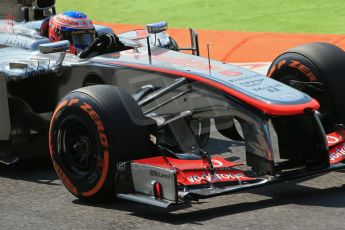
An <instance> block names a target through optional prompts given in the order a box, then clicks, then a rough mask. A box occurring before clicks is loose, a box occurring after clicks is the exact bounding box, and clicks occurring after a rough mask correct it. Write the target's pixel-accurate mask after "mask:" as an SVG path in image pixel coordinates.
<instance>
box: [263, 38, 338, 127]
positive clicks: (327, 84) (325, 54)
mask: <svg viewBox="0 0 345 230" xmlns="http://www.w3.org/2000/svg"><path fill="white" fill-rule="evenodd" d="M267 75H268V76H269V77H271V78H273V79H276V80H278V81H281V82H283V83H285V84H287V85H290V86H292V87H294V88H297V89H298V90H300V91H303V92H305V93H306V94H308V95H309V96H311V97H313V98H315V99H316V100H317V101H318V102H319V103H320V109H319V110H318V112H319V117H320V120H321V122H322V124H323V127H324V128H325V130H326V132H330V131H331V130H332V129H333V125H334V124H336V123H340V124H344V123H345V104H344V102H343V98H345V91H344V86H345V77H344V76H345V52H344V51H343V50H341V49H340V48H339V47H337V46H335V45H332V44H328V43H321V42H320V43H310V44H305V45H302V46H298V47H295V48H292V49H290V50H288V51H286V52H284V53H282V54H281V55H279V56H278V57H277V58H276V59H275V60H274V61H273V62H272V64H271V66H270V68H269V70H268V74H267Z"/></svg>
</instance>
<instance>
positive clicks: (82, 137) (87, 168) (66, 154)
mask: <svg viewBox="0 0 345 230" xmlns="http://www.w3.org/2000/svg"><path fill="white" fill-rule="evenodd" d="M95 143H96V141H95V138H94V135H92V132H91V130H90V128H89V127H88V126H87V125H86V124H85V123H84V122H83V121H82V120H80V119H79V118H77V117H73V118H68V119H66V120H65V121H63V122H62V124H61V128H60V129H59V133H58V146H60V148H59V150H60V151H59V154H60V156H61V158H62V161H63V163H64V165H65V166H66V167H67V168H68V170H69V171H70V172H71V173H72V174H73V175H74V176H77V177H82V176H86V175H88V174H90V173H91V172H92V171H93V169H94V167H95V162H96V155H95V152H96V148H95V146H96V145H95Z"/></svg>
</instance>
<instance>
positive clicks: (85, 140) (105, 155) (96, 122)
mask: <svg viewBox="0 0 345 230" xmlns="http://www.w3.org/2000/svg"><path fill="white" fill-rule="evenodd" d="M49 139H50V141H49V142H50V153H51V158H52V161H53V165H54V168H55V170H56V172H57V174H58V176H59V178H60V179H61V181H62V183H63V184H64V185H65V186H66V188H67V189H68V190H69V191H70V192H71V193H72V194H73V195H75V196H77V197H78V198H81V199H85V200H95V201H100V200H105V199H109V198H112V197H115V189H116V188H115V175H116V173H117V165H118V164H120V163H122V162H126V161H130V160H133V159H138V158H142V157H147V156H149V155H150V152H151V144H150V141H149V130H148V126H147V120H146V119H145V117H144V115H143V114H142V112H141V110H140V108H139V107H138V105H137V104H136V102H135V101H134V99H133V98H132V97H131V96H130V95H129V94H127V93H126V92H124V91H122V90H120V89H119V88H116V87H114V86H109V85H96V86H90V87H86V88H82V89H78V90H75V91H73V92H71V93H69V94H68V95H67V96H66V97H64V98H63V99H62V100H61V102H60V104H59V105H58V107H57V108H56V110H55V112H54V115H53V118H52V122H51V126H50V132H49Z"/></svg>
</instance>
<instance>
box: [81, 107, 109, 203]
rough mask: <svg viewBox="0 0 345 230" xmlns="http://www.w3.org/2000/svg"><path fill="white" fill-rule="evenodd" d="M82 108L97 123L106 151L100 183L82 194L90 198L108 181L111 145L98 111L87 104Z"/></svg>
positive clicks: (101, 164)
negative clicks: (109, 149)
mask: <svg viewBox="0 0 345 230" xmlns="http://www.w3.org/2000/svg"><path fill="white" fill-rule="evenodd" d="M80 108H81V109H82V110H84V111H85V112H86V113H87V114H88V115H89V116H90V117H91V119H92V120H93V122H94V123H95V125H96V127H97V130H98V135H99V138H100V140H101V144H102V146H103V149H104V152H103V162H100V164H99V166H103V169H102V174H101V177H100V179H99V181H98V182H97V184H96V185H95V187H93V188H92V189H91V190H89V191H87V192H83V193H81V194H82V195H83V196H85V197H89V196H92V195H94V194H96V193H97V192H98V191H99V190H101V188H102V186H103V184H104V182H105V180H106V179H107V174H108V170H109V151H108V148H109V145H108V139H107V136H106V134H105V130H104V125H103V123H102V121H101V119H100V117H99V115H98V114H97V113H96V111H95V110H94V109H93V108H92V107H91V106H90V105H89V104H87V103H85V102H84V103H83V104H82V105H80Z"/></svg>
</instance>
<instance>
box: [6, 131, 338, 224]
mask: <svg viewBox="0 0 345 230" xmlns="http://www.w3.org/2000/svg"><path fill="white" fill-rule="evenodd" d="M274 141H275V142H276V140H274ZM210 143H211V144H210V145H209V146H212V147H209V148H210V149H209V150H210V152H213V153H217V154H222V155H223V156H224V157H226V158H230V159H231V160H238V157H240V158H242V157H243V149H244V148H243V146H242V145H241V144H238V143H232V142H229V141H225V139H224V138H223V137H221V136H220V134H219V133H217V132H213V133H212V138H211V139H210ZM344 184H345V172H333V173H330V174H327V175H323V176H321V177H317V178H314V179H312V180H309V181H304V182H303V181H291V182H284V183H281V184H275V185H272V186H270V187H263V188H259V189H254V190H250V191H248V192H245V193H237V194H231V195H225V196H220V197H215V198H212V199H206V200H201V201H200V203H195V204H193V206H192V207H190V208H187V209H184V210H180V211H175V212H172V213H167V212H165V211H163V210H160V209H156V208H152V207H149V206H145V205H138V204H135V203H132V202H129V201H121V200H117V201H114V202H110V203H106V204H89V203H84V202H81V201H80V200H78V199H76V198H75V197H74V196H73V195H71V194H70V193H69V192H68V191H67V190H66V189H65V188H64V186H63V185H62V184H61V182H60V181H59V180H58V179H57V176H56V174H55V172H54V170H53V168H52V165H51V163H50V160H49V158H46V159H42V160H39V161H32V160H31V161H25V162H22V163H20V164H19V165H15V166H11V167H5V166H0V185H1V189H0V210H1V214H0V229H1V230H5V229H35V230H36V229H49V230H53V229H174V230H176V229H198V230H200V229H217V230H221V229H253V230H259V229H264V230H268V229H274V230H276V229H280V230H283V229H289V230H291V229H305V230H308V229H310V230H318V229H345V227H344V224H345V221H344V216H345V208H344V207H345V186H343V185H344Z"/></svg>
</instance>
